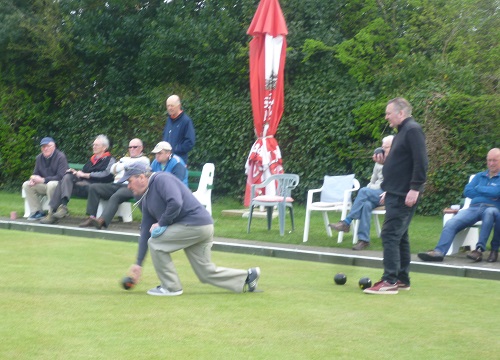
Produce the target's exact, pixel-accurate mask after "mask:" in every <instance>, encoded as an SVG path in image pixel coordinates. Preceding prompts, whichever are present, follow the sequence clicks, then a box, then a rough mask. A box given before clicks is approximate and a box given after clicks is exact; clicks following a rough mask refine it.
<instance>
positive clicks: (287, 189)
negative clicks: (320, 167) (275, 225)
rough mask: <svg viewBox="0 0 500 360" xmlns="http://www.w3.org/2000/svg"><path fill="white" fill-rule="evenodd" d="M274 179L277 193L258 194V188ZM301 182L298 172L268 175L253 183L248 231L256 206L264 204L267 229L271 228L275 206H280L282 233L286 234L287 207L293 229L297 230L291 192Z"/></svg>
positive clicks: (248, 230) (263, 186) (279, 214)
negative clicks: (262, 180) (264, 178)
mask: <svg viewBox="0 0 500 360" xmlns="http://www.w3.org/2000/svg"><path fill="white" fill-rule="evenodd" d="M272 181H275V182H276V195H258V196H255V195H256V194H257V189H260V188H265V187H266V186H267V185H268V184H269V183H271V182H272ZM298 184H299V175H296V174H277V175H272V176H270V177H268V178H267V179H266V180H264V182H263V183H261V184H253V185H252V187H251V193H250V194H251V195H250V211H249V214H248V226H247V233H249V232H250V224H251V223H252V215H253V209H254V207H259V206H264V207H265V208H266V209H267V230H271V222H272V219H273V210H274V207H275V206H276V207H278V217H279V223H280V235H281V236H283V235H285V214H286V208H288V209H290V217H291V220H292V230H295V222H294V218H293V198H292V197H291V192H292V190H293V189H295V188H296V187H297V185H298Z"/></svg>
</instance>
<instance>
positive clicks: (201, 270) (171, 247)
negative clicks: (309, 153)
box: [148, 224, 248, 292]
mask: <svg viewBox="0 0 500 360" xmlns="http://www.w3.org/2000/svg"><path fill="white" fill-rule="evenodd" d="M213 234H214V226H213V225H204V226H186V225H181V224H173V225H170V226H169V227H168V228H167V230H166V231H165V232H164V233H163V234H162V235H160V236H159V237H157V238H149V242H148V245H149V251H150V254H151V259H152V261H153V265H154V268H155V270H156V274H157V275H158V278H159V279H160V282H161V286H162V287H163V288H164V289H166V290H169V291H179V290H182V285H181V282H180V279H179V276H178V275H177V271H176V269H175V266H174V263H173V262H172V258H171V256H170V254H171V253H173V252H175V251H177V250H180V249H184V252H185V254H186V256H187V258H188V260H189V262H190V263H191V267H192V268H193V270H194V272H195V274H196V276H198V279H199V280H200V281H201V282H202V283H207V284H211V285H214V286H218V287H221V288H224V289H228V290H231V291H234V292H243V287H244V285H245V280H246V278H247V275H248V272H247V271H246V270H239V269H229V268H224V267H217V266H216V265H215V264H214V263H212V261H211V248H212V242H213Z"/></svg>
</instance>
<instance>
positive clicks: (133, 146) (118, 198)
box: [80, 139, 149, 230]
mask: <svg viewBox="0 0 500 360" xmlns="http://www.w3.org/2000/svg"><path fill="white" fill-rule="evenodd" d="M143 149H144V146H143V143H142V141H141V139H132V140H130V142H129V144H128V152H129V155H130V156H124V157H122V158H121V159H120V161H119V162H117V163H114V164H113V165H112V166H111V173H112V174H113V175H114V177H115V182H114V183H104V184H103V183H95V184H90V186H89V196H88V199H87V215H89V218H88V219H87V220H85V221H84V222H82V223H81V224H80V227H88V226H95V227H96V229H98V230H100V229H102V227H103V226H104V227H107V226H109V224H110V223H111V221H112V220H113V217H114V216H115V214H116V212H117V211H118V207H119V206H120V204H121V203H123V202H125V201H128V200H130V199H131V198H133V197H134V194H132V191H131V190H129V189H128V188H127V183H118V180H120V179H121V177H122V176H123V174H124V170H125V167H126V166H127V165H130V164H132V163H134V162H141V163H143V164H144V165H146V166H148V167H149V159H148V158H147V157H146V156H144V154H143V153H142V150H143ZM101 199H105V200H108V203H107V205H106V207H105V208H104V210H103V212H102V214H101V216H100V217H99V218H96V216H97V208H98V207H99V201H100V200H101Z"/></svg>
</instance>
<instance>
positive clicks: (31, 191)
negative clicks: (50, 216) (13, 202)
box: [23, 181, 59, 214]
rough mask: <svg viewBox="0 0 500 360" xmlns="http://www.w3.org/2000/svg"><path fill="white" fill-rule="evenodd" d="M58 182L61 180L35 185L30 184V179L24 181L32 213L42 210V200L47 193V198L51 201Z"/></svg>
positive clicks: (24, 188)
mask: <svg viewBox="0 0 500 360" xmlns="http://www.w3.org/2000/svg"><path fill="white" fill-rule="evenodd" d="M58 183H59V181H49V182H48V183H47V184H36V185H34V186H30V184H29V181H25V182H24V183H23V190H24V193H25V194H26V200H27V201H28V204H29V206H30V212H31V214H33V213H35V212H37V211H42V203H41V200H42V197H43V196H44V195H47V199H48V200H49V202H50V199H52V196H53V195H54V191H55V190H56V187H57V184H58Z"/></svg>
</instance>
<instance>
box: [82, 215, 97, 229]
mask: <svg viewBox="0 0 500 360" xmlns="http://www.w3.org/2000/svg"><path fill="white" fill-rule="evenodd" d="M93 220H95V218H93V217H89V218H88V219H87V220H85V221H84V222H82V223H81V224H80V225H78V226H79V227H89V226H93V224H92V221H93Z"/></svg>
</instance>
